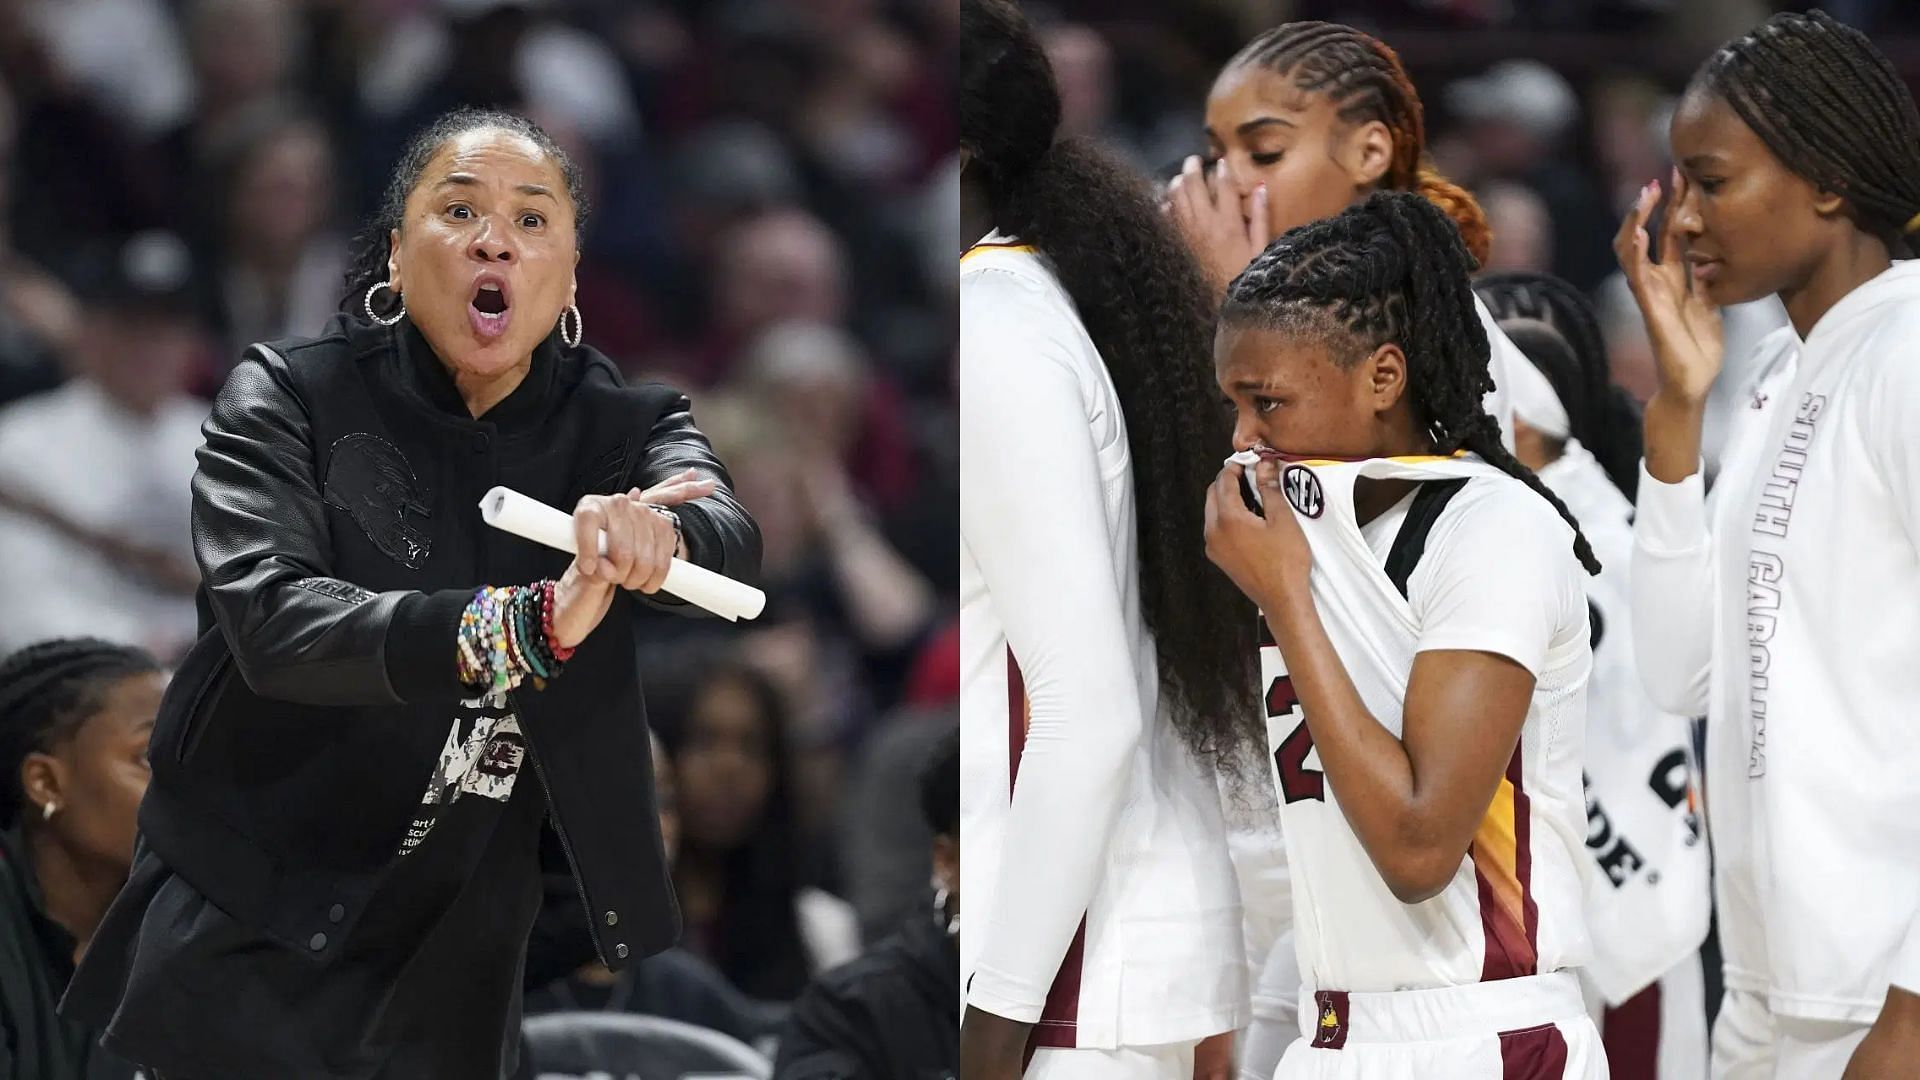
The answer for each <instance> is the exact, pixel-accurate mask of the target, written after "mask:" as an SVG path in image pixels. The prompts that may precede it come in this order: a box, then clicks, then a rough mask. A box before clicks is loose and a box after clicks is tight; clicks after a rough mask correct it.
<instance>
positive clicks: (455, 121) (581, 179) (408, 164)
mask: <svg viewBox="0 0 1920 1080" xmlns="http://www.w3.org/2000/svg"><path fill="white" fill-rule="evenodd" d="M481 130H499V131H505V132H508V133H509V134H513V135H519V136H521V137H522V138H525V139H529V140H531V141H532V142H533V144H534V145H535V146H538V147H539V148H540V150H541V152H542V153H544V154H546V155H547V157H549V158H551V159H552V160H553V163H554V165H555V166H557V167H558V168H559V170H560V177H561V179H562V180H564V181H566V185H567V198H568V199H569V200H571V201H572V203H573V232H574V238H575V239H576V240H578V239H579V238H580V237H581V236H582V235H584V233H585V230H586V225H587V212H588V210H589V209H590V208H589V207H588V205H587V182H586V176H585V174H584V173H582V172H581V171H580V166H579V165H578V164H577V163H575V161H574V160H573V158H571V157H569V156H568V155H567V152H566V151H565V150H562V149H561V148H560V144H559V143H557V142H555V141H553V136H551V135H549V134H547V133H546V131H545V130H543V129H542V128H541V127H540V125H538V124H536V123H534V122H533V121H531V120H529V119H527V118H526V117H524V116H519V115H516V114H514V113H510V112H501V111H499V110H497V109H476V108H471V107H465V106H463V107H461V108H458V109H453V110H450V111H448V112H446V113H444V114H442V115H441V116H440V117H439V118H438V119H436V120H435V121H434V122H433V123H431V124H428V125H427V126H426V127H424V128H421V129H420V131H419V132H418V133H416V134H415V135H414V136H413V138H412V139H409V140H408V141H407V147H406V149H405V150H403V151H401V153H400V160H399V161H398V162H397V163H395V164H394V167H393V174H392V175H391V176H389V177H388V178H387V189H386V192H385V194H383V195H382V196H381V197H380V209H379V210H377V211H375V212H374V215H373V217H372V218H371V219H370V220H368V222H367V224H366V227H365V228H363V229H362V230H361V231H360V234H359V235H358V236H357V237H355V238H354V241H353V246H352V247H351V248H350V249H349V251H348V260H349V261H348V266H347V278H346V292H345V293H344V294H342V295H341V297H340V310H341V311H344V312H347V313H349V314H356V315H360V316H361V317H363V318H364V317H365V315H366V309H365V307H364V303H365V299H364V298H365V297H366V294H367V290H368V289H370V288H372V287H373V286H374V285H376V284H378V283H380V282H382V281H385V280H387V256H388V255H389V254H391V251H390V249H391V247H392V233H393V230H395V229H398V228H401V227H402V222H404V221H405V220H406V216H407V196H409V195H411V194H413V189H414V187H415V186H416V185H418V184H419V183H420V177H421V175H422V174H424V173H425V172H426V171H427V162H429V161H432V160H433V155H435V154H437V153H439V152H440V148H441V147H442V146H445V145H446V143H447V140H449V139H454V138H458V137H460V136H462V135H465V134H466V133H467V132H469V131H481ZM399 306H400V298H399V297H397V296H395V295H393V294H392V293H391V292H389V293H388V294H387V296H386V298H385V303H384V308H376V309H375V310H376V312H377V313H378V314H380V315H382V316H386V315H390V314H392V313H393V312H394V311H395V310H397V309H398V308H399Z"/></svg>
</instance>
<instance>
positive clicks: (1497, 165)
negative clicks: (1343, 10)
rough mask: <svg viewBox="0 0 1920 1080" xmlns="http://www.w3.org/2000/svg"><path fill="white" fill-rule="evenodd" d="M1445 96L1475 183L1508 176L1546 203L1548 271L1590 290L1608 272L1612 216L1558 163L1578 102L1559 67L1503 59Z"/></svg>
mask: <svg viewBox="0 0 1920 1080" xmlns="http://www.w3.org/2000/svg"><path fill="white" fill-rule="evenodd" d="M1445 100H1446V103H1447V106H1448V107H1449V108H1450V109H1451V110H1452V111H1453V113H1454V114H1455V115H1457V116H1459V117H1461V118H1462V119H1464V120H1465V121H1467V129H1466V135H1467V138H1468V141H1469V143H1470V144H1471V145H1472V147H1473V150H1474V154H1475V156H1476V157H1477V158H1478V160H1479V166H1480V170H1481V174H1482V175H1481V176H1480V177H1479V179H1481V180H1512V181H1516V182H1518V183H1522V184H1525V185H1526V186H1528V187H1530V188H1532V189H1533V190H1534V192H1535V193H1537V194H1538V195H1539V196H1540V198H1541V199H1542V200H1543V201H1544V202H1545V203H1546V207H1547V210H1548V220H1549V222H1550V223H1551V226H1552V230H1553V237H1552V244H1551V248H1550V250H1551V251H1552V253H1553V258H1554V265H1553V268H1552V269H1553V271H1554V273H1556V274H1558V275H1560V276H1561V277H1564V278H1566V279H1567V280H1568V281H1571V282H1573V283H1574V284H1575V285H1577V286H1579V287H1580V288H1582V289H1591V288H1593V287H1594V286H1595V285H1597V284H1599V282H1600V279H1601V278H1603V277H1605V276H1606V275H1607V274H1609V273H1611V272H1612V270H1613V260H1612V258H1611V256H1610V253H1609V252H1608V251H1607V249H1606V243H1605V239H1606V236H1607V231H1606V230H1607V228H1608V227H1609V226H1610V225H1612V224H1613V215H1612V214H1611V213H1610V212H1609V210H1608V208H1607V206H1606V204H1605V203H1604V202H1603V201H1602V200H1601V196H1600V193H1599V191H1598V190H1597V188H1596V186H1595V185H1594V183H1593V182H1592V180H1591V179H1589V177H1588V173H1587V171H1586V170H1584V169H1581V168H1577V167H1575V166H1574V165H1573V164H1571V163H1570V162H1568V161H1567V160H1566V155H1565V150H1564V147H1565V144H1566V141H1567V139H1568V137H1569V135H1570V134H1571V133H1572V131H1573V129H1574V126H1575V124H1576V123H1577V121H1578V120H1579V116H1580V101H1579V99H1578V98H1577V97H1576V96H1575V95H1574V92H1573V88H1572V87H1571V86H1569V85H1568V84H1567V80H1566V79H1565V78H1564V77H1562V76H1561V75H1560V73H1559V72H1557V71H1554V70H1553V69H1552V68H1550V67H1548V66H1546V65H1545V64H1542V63H1539V62H1537V61H1533V60H1508V61H1504V62H1502V63H1499V64H1496V65H1494V66H1493V67H1492V68H1490V69H1489V70H1488V71H1487V73H1486V74H1485V75H1482V76H1480V77H1478V78H1474V79H1465V80H1462V81H1460V82H1456V83H1453V84H1452V85H1450V86H1448V87H1447V90H1446V95H1445Z"/></svg>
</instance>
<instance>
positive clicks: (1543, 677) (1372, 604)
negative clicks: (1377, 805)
mask: <svg viewBox="0 0 1920 1080" xmlns="http://www.w3.org/2000/svg"><path fill="white" fill-rule="evenodd" d="M1363 476H1365V477H1373V478H1383V479H1384V478H1401V479H1413V480H1435V481H1444V480H1452V479H1465V480H1466V484H1465V485H1464V486H1463V487H1462V488H1461V489H1460V490H1459V491H1458V492H1457V493H1456V494H1455V495H1454V496H1453V497H1452V498H1451V500H1450V501H1448V502H1447V503H1446V505H1445V507H1444V508H1443V509H1441V510H1440V512H1439V517H1438V519H1437V521H1436V522H1435V523H1434V524H1433V530H1434V533H1433V535H1436V536H1438V535H1442V534H1444V532H1445V531H1446V530H1448V529H1450V528H1454V527H1457V525H1458V521H1459V515H1467V514H1474V513H1476V511H1478V512H1487V511H1493V512H1499V513H1504V514H1506V515H1508V517H1509V518H1512V517H1515V516H1516V515H1517V517H1518V518H1519V519H1521V520H1523V521H1525V522H1526V523H1527V524H1528V526H1529V527H1527V528H1525V529H1514V530H1511V534H1510V539H1509V541H1508V543H1509V546H1508V547H1507V548H1504V549H1503V551H1506V552H1509V553H1510V552H1512V551H1514V550H1518V548H1519V546H1520V545H1555V546H1557V547H1558V549H1559V551H1561V552H1564V553H1565V560H1566V565H1567V573H1569V574H1581V573H1583V571H1582V570H1581V569H1580V567H1579V566H1578V564H1577V563H1576V562H1574V559H1573V554H1572V549H1571V533H1570V531H1569V530H1568V529H1567V527H1566V526H1565V524H1564V523H1563V522H1561V521H1560V519H1559V518H1558V516H1557V514H1556V513H1555V512H1554V510H1553V508H1552V507H1551V505H1549V504H1548V503H1547V502H1545V501H1544V500H1542V499H1540V497H1539V496H1538V495H1537V494H1535V493H1533V492H1531V491H1528V490H1527V489H1526V488H1525V487H1524V485H1521V484H1520V483H1519V481H1517V480H1515V479H1513V478H1512V477H1509V476H1507V475H1505V474H1504V473H1502V472H1500V471H1499V470H1497V469H1495V468H1494V467H1492V466H1490V465H1488V464H1486V463H1485V462H1483V461H1481V460H1479V459H1478V458H1476V457H1472V456H1467V455H1460V456H1456V457H1452V458H1437V457H1417V458H1390V459H1389V458H1382V459H1373V460H1368V461H1359V462H1328V461H1311V462H1296V463H1292V464H1288V465H1285V466H1284V467H1283V470H1282V490H1283V491H1284V492H1285V494H1286V496H1287V501H1288V502H1289V503H1290V504H1291V505H1292V508H1293V511H1294V514H1295V516H1296V517H1297V518H1298V520H1299V522H1300V525H1301V528H1302V529H1303V530H1304V532H1305V533H1306V536H1307V540H1308V543H1309V544H1310V546H1311V547H1312V550H1313V573H1312V586H1311V587H1312V591H1313V599H1314V605H1315V607H1316V608H1317V609H1318V611H1319V613H1320V617H1321V620H1322V622H1323V623H1324V624H1325V626H1326V630H1327V634H1328V636H1329V637H1330V638H1331V639H1332V642H1333V645H1334V648H1335V650H1336V651H1337V652H1338V653H1339V655H1340V658H1341V661H1342V662H1343V664H1344V665H1345V667H1346V669H1347V672H1348V674H1349V675H1350V676H1351V678H1352V680H1353V683H1354V686H1355V687H1356V688H1357V689H1358V690H1359V692H1360V696H1361V697H1362V698H1363V699H1364V700H1365V701H1366V704H1367V707H1368V709H1369V710H1370V711H1371V712H1372V713H1373V715H1374V716H1375V717H1376V718H1377V719H1378V720H1379V721H1380V722H1381V723H1382V724H1383V725H1385V726H1386V727H1387V729H1388V730H1389V731H1391V732H1392V733H1393V734H1394V735H1395V736H1396V737H1398V736H1399V735H1400V733H1401V716H1402V711H1403V707H1404V703H1405V700H1406V691H1407V681H1408V678H1409V677H1410V675H1411V673H1412V670H1413V660H1414V655H1415V652H1416V650H1417V648H1418V647H1419V645H1420V641H1421V637H1420V632H1421V627H1420V626H1419V625H1418V621H1417V619H1416V616H1415V609H1414V607H1413V606H1411V605H1410V604H1409V601H1408V598H1407V597H1406V596H1403V595H1402V594H1401V592H1400V590H1399V587H1398V586H1396V585H1395V584H1394V582H1393V580H1392V579H1391V578H1390V577H1389V575H1388V573H1387V571H1386V569H1385V567H1384V566H1383V559H1382V557H1381V555H1380V554H1379V553H1378V552H1376V551H1375V550H1374V548H1373V547H1372V546H1371V545H1370V544H1369V542H1368V540H1367V538H1366V536H1365V535H1363V533H1362V531H1361V528H1360V526H1359V524H1358V523H1357V521H1356V520H1355V516H1354V508H1353V486H1354V482H1355V481H1356V480H1357V479H1359V478H1361V477H1363ZM1515 489H1517V491H1516V490H1515ZM1522 499H1531V500H1534V501H1535V502H1537V503H1538V509H1539V510H1540V511H1544V513H1540V514H1538V515H1537V516H1536V514H1535V511H1534V509H1533V508H1532V507H1531V506H1530V505H1528V504H1524V503H1523V502H1522V501H1521V500H1522ZM1269 512H1272V509H1271V508H1270V509H1269ZM1441 546H1444V544H1442V545H1441ZM1436 551H1437V548H1436V549H1434V550H1429V552H1428V553H1427V554H1426V555H1425V556H1424V558H1423V559H1422V562H1421V565H1420V567H1419V569H1418V570H1416V572H1415V574H1414V577H1413V579H1412V581H1411V583H1410V588H1411V591H1412V592H1413V593H1414V594H1415V595H1419V593H1418V590H1419V588H1420V586H1421V585H1422V583H1423V578H1422V575H1423V574H1429V575H1430V574H1431V572H1432V571H1431V570H1430V568H1429V566H1428V565H1427V564H1428V563H1431V562H1432V561H1434V560H1436V559H1438V558H1440V557H1441V556H1440V555H1439V554H1436ZM1542 559H1544V560H1545V562H1546V564H1547V565H1551V566H1555V567H1557V566H1558V565H1559V564H1558V563H1557V562H1554V561H1553V556H1551V555H1545V556H1542ZM1539 562H1541V560H1536V563H1539ZM1555 573H1556V574H1557V573H1558V571H1557V570H1556V571H1555ZM1568 581H1571V579H1568ZM1560 584H1561V587H1562V589H1563V591H1566V592H1567V593H1568V595H1570V596H1572V597H1574V598H1575V599H1574V600H1573V601H1572V602H1571V603H1570V604H1568V605H1566V606H1567V607H1568V608H1569V610H1568V611H1567V613H1566V614H1565V615H1564V616H1563V617H1561V618H1560V620H1559V625H1557V626H1556V627H1555V630H1554V633H1553V640H1552V642H1551V643H1548V644H1546V646H1545V648H1544V649H1541V648H1539V647H1538V646H1539V644H1540V643H1535V655H1536V656H1538V657H1540V663H1539V669H1538V671H1537V672H1536V682H1535V686H1534V692H1533V702H1532V705H1531V706H1530V707H1529V709H1528V713H1527V719H1526V721H1525V724H1524V726H1523V727H1522V729H1521V734H1520V741H1519V745H1518V747H1517V748H1516V749H1515V751H1514V755H1513V759H1512V761H1511V762H1510V763H1509V764H1508V766H1507V769H1506V774H1505V776H1504V778H1503V779H1502V780H1501V782H1500V786H1499V789H1498V791H1497V792H1496V794H1495V795H1494V798H1493V801H1492V804H1491V805H1490V806H1489V807H1488V808H1487V813H1486V818H1485V820H1484V821H1483V822H1482V824H1481V826H1480V828H1479V831H1478V832H1477V833H1476V835H1475V837H1474V840H1473V842H1472V845H1471V846H1470V847H1469V849H1468V851H1467V854H1466V857H1464V858H1463V859H1461V861H1460V867H1459V869H1458V871H1456V873H1455V875H1454V877H1453V880H1452V881H1451V882H1450V883H1449V884H1448V885H1447V886H1446V888H1445V889H1444V890H1443V891H1442V892H1441V893H1440V894H1439V895H1438V896H1435V897H1433V898H1432V899H1429V900H1426V901H1424V902H1422V903H1418V904H1404V903H1402V902H1401V901H1400V900H1398V899H1397V898H1395V897H1394V895H1393V893H1392V891H1391V890H1389V889H1388V888H1387V885H1386V882H1385V880H1384V879H1382V877H1381V876H1380V872H1379V870H1378V869H1377V868H1376V867H1375V866H1374V864H1373V861H1372V859H1371V858H1370V857H1369V856H1368V854H1367V852H1366V849H1365V848H1364V847H1362V845H1361V843H1360V839H1359V837H1358V836H1356V835H1355V833H1354V831H1353V827H1352V826H1351V825H1350V824H1349V823H1348V821H1347V818H1346V815H1345V813H1344V812H1343V811H1342V810H1341V807H1340V797H1339V792H1338V791H1337V790H1335V788H1334V786H1333V785H1332V783H1331V782H1330V781H1329V779H1328V777H1327V776H1326V775H1325V774H1324V773H1322V772H1321V770H1320V767H1319V764H1320V763H1319V756H1318V754H1317V753H1316V752H1315V750H1314V747H1313V740H1312V735H1311V732H1310V731H1309V729H1308V727H1307V724H1306V721H1305V719H1304V717H1303V715H1302V713H1301V709H1300V704H1299V701H1298V699H1297V697H1296V696H1295V694H1294V692H1293V687H1292V683H1291V681H1290V680H1289V678H1288V677H1287V670H1286V662H1285V659H1284V658H1283V657H1282V656H1281V655H1280V651H1279V649H1278V648H1277V647H1275V646H1274V644H1273V638H1272V636H1271V635H1270V634H1269V633H1267V631H1266V628H1265V626H1264V625H1263V627H1262V647H1261V668H1262V678H1263V685H1264V686H1265V687H1266V709H1267V730H1268V737H1269V748H1270V750H1271V752H1272V756H1271V763H1272V765H1273V779H1274V783H1275V785H1276V789H1277V791H1278V792H1279V797H1280V804H1281V813H1280V817H1281V825H1282V829H1283V831H1284V833H1285V836H1286V846H1287V861H1288V865H1289V867H1290V870H1291V877H1292V886H1293V914H1294V942H1295V946H1296V948H1297V950H1298V957H1299V963H1300V973H1301V977H1302V979H1303V981H1304V984H1305V987H1304V992H1311V991H1313V990H1337V991H1359V992H1377V991H1392V990H1408V989H1423V988H1428V987H1438V986H1458V985H1462V984H1466V983H1474V982H1480V981H1488V980H1495V979H1504V978H1512V977H1517V976H1524V975H1533V974H1538V973H1544V972H1550V971H1555V970H1559V969H1561V968H1566V967H1571V966H1575V965H1578V964H1582V963H1584V962H1585V961H1586V958H1587V953H1588V943H1587V935H1586V929H1585V923H1584V919H1583V915H1582V912H1581V905H1582V882H1581V873H1582V870H1581V866H1580V862H1581V860H1584V858H1585V852H1584V851H1583V850H1582V847H1583V843H1584V839H1585V835H1586V806H1585V799H1584V798H1583V795H1582V792H1581V783H1580V757H1581V742H1582V738H1583V734H1584V725H1585V716H1586V683H1587V675H1588V672H1589V670H1590V668H1591V665H1592V653H1591V649H1590V646H1589V643H1588V631H1587V626H1586V619H1585V608H1584V602H1583V601H1580V600H1579V599H1578V586H1577V584H1568V583H1567V582H1561V583H1560ZM1499 585H1500V583H1497V582H1489V583H1488V587H1489V588H1497V587H1499ZM1574 604H1577V605H1579V610H1578V611H1577V612H1576V611H1573V610H1571V607H1572V606H1573V605H1574ZM1430 647H1431V646H1430ZM1459 647H1472V646H1470V645H1462V646H1459Z"/></svg>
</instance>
